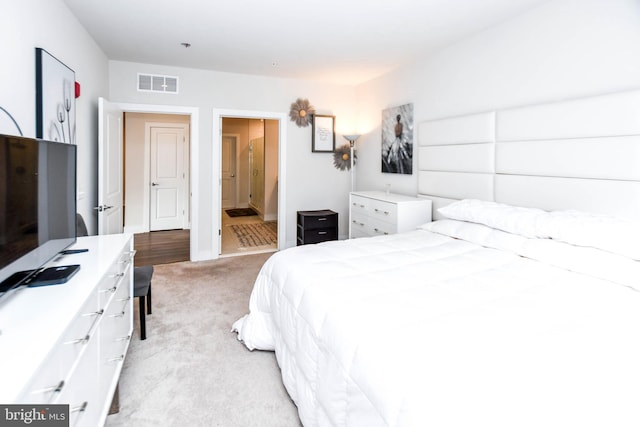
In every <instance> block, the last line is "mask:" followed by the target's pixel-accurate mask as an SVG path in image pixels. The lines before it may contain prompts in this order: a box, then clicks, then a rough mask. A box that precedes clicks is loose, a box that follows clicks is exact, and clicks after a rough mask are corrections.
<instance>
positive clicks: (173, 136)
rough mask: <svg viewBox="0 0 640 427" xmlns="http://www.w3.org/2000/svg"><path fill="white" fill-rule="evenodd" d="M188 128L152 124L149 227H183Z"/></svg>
mask: <svg viewBox="0 0 640 427" xmlns="http://www.w3.org/2000/svg"><path fill="white" fill-rule="evenodd" d="M185 142H186V135H185V130H184V129H183V128H179V127H151V165H150V183H151V184H150V185H151V190H150V203H149V213H150V220H149V229H150V230H151V231H158V230H173V229H181V228H183V219H184V215H185V214H186V212H185V211H186V209H185V206H184V204H185V200H186V198H185V183H186V173H185V172H184V150H183V148H184V144H185Z"/></svg>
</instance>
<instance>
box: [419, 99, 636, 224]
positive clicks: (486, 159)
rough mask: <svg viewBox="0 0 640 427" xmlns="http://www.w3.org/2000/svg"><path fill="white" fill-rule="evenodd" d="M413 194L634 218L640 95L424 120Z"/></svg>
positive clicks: (436, 200)
mask: <svg viewBox="0 0 640 427" xmlns="http://www.w3.org/2000/svg"><path fill="white" fill-rule="evenodd" d="M418 143H419V153H418V156H419V157H418V159H419V161H418V170H419V172H418V193H419V194H420V195H423V196H425V197H429V198H430V199H432V200H433V202H434V217H435V218H439V217H440V216H439V215H438V213H437V208H439V207H441V206H443V205H446V204H448V203H451V202H452V201H454V200H459V199H463V198H476V199H482V200H492V201H497V202H503V203H508V204H513V205H519V206H530V207H539V208H542V209H546V210H557V209H578V210H584V211H589V212H595V213H608V214H615V215H622V216H637V217H640V90H636V91H629V92H621V93H615V94H608V95H602V96H595V97H589V98H581V99H575V100H570V101H562V102H555V103H549V104H539V105H532V106H525V107H519V108H511V109H505V110H498V111H492V112H486V113H481V114H473V115H467V116H460V117H452V118H445V119H440V120H429V121H425V122H422V123H420V124H419V126H418Z"/></svg>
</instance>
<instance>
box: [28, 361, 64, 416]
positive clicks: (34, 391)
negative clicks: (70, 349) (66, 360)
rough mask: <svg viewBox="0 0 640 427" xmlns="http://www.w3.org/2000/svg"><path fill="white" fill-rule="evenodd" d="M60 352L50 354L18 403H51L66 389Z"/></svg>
mask: <svg viewBox="0 0 640 427" xmlns="http://www.w3.org/2000/svg"><path fill="white" fill-rule="evenodd" d="M60 353H61V352H60V351H59V350H58V349H56V350H54V351H53V353H51V354H49V357H48V358H47V361H46V363H45V365H44V366H42V368H40V369H39V370H38V372H36V374H35V375H34V376H33V380H32V381H31V383H30V384H29V385H28V386H27V387H26V389H25V392H24V393H23V394H22V397H21V398H20V399H19V401H18V402H17V403H34V404H37V403H49V402H51V400H52V399H54V398H55V397H56V396H57V395H58V394H59V393H60V392H61V391H62V389H63V388H64V384H65V383H64V375H63V374H62V373H61V372H60Z"/></svg>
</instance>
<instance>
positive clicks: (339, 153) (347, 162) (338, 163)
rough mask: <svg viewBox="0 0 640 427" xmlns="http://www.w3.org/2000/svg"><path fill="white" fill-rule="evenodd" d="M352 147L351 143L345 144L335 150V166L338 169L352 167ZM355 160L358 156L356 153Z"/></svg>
mask: <svg viewBox="0 0 640 427" xmlns="http://www.w3.org/2000/svg"><path fill="white" fill-rule="evenodd" d="M350 157H351V147H349V144H344V145H343V146H342V147H338V148H336V151H334V152H333V166H335V167H336V169H338V170H341V171H343V170H350V169H351V158H350ZM353 161H354V164H355V161H356V156H355V154H354V156H353Z"/></svg>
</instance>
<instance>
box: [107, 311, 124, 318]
mask: <svg viewBox="0 0 640 427" xmlns="http://www.w3.org/2000/svg"><path fill="white" fill-rule="evenodd" d="M122 316H124V311H122V312H120V313H118V314H110V315H109V317H122Z"/></svg>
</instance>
